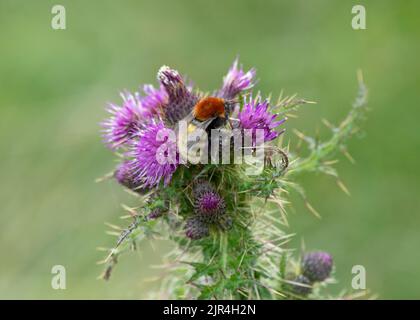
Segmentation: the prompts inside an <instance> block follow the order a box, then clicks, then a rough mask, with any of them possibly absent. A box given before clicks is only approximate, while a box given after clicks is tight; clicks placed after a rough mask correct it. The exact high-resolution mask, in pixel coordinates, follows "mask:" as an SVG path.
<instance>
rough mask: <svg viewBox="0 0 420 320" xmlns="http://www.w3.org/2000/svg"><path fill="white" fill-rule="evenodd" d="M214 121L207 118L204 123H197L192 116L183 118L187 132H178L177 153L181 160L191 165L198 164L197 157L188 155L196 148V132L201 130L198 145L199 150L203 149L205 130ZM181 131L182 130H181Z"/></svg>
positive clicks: (205, 139)
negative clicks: (186, 160)
mask: <svg viewBox="0 0 420 320" xmlns="http://www.w3.org/2000/svg"><path fill="white" fill-rule="evenodd" d="M214 119H216V117H212V118H209V119H207V120H205V121H197V120H196V119H195V118H194V117H193V116H192V114H190V115H188V116H187V117H185V118H184V121H186V123H187V128H186V129H187V130H186V131H183V132H178V148H179V153H180V155H181V157H182V158H183V159H188V160H189V161H190V162H192V163H198V161H199V160H200V159H199V158H198V157H196V156H194V155H192V154H191V153H189V151H190V150H191V148H192V147H193V146H195V147H197V138H198V137H197V136H196V134H197V130H199V129H201V130H202V131H203V132H201V134H200V137H199V139H200V141H201V143H200V144H199V146H200V149H202V148H204V147H205V143H207V141H208V140H207V133H206V132H205V130H206V129H207V127H208V126H209V125H210V123H211V122H212V121H213V120H214ZM181 131H182V130H181Z"/></svg>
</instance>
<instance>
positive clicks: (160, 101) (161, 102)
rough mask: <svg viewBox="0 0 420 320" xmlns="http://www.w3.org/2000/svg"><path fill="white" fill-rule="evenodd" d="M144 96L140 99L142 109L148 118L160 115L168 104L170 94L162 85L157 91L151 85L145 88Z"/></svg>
mask: <svg viewBox="0 0 420 320" xmlns="http://www.w3.org/2000/svg"><path fill="white" fill-rule="evenodd" d="M143 92H144V96H141V97H140V103H141V109H142V111H143V115H144V116H145V117H146V118H150V117H151V116H154V115H156V114H159V113H160V112H161V111H162V109H163V107H164V106H165V105H166V104H167V103H168V94H167V93H166V90H165V88H164V87H163V86H162V85H161V86H160V87H159V88H158V89H156V88H155V87H154V86H153V85H151V84H146V85H144V86H143Z"/></svg>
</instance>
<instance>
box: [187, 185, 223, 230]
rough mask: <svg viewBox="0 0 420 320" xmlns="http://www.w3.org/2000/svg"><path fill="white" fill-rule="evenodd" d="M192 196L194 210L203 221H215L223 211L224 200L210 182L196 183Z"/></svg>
mask: <svg viewBox="0 0 420 320" xmlns="http://www.w3.org/2000/svg"><path fill="white" fill-rule="evenodd" d="M193 196H194V208H195V212H196V214H197V215H199V216H201V217H202V218H203V219H204V220H205V221H207V222H215V221H216V220H218V219H219V218H220V217H221V216H222V215H223V214H224V213H225V209H226V205H225V201H224V199H223V198H222V197H221V196H220V194H219V193H218V192H217V191H216V190H215V189H214V188H213V186H212V185H210V183H208V182H206V181H200V182H198V183H196V185H195V186H194V189H193Z"/></svg>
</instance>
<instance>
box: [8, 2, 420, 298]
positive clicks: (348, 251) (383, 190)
mask: <svg viewBox="0 0 420 320" xmlns="http://www.w3.org/2000/svg"><path fill="white" fill-rule="evenodd" d="M54 4H62V5H64V6H65V8H66V18H67V19H66V22H67V29H66V30H53V29H52V28H51V18H52V14H51V8H52V6H53V5H54ZM356 4H364V5H365V7H366V10H367V29H366V30H359V31H355V30H353V29H352V28H351V19H352V14H351V8H352V6H353V5H356ZM419 12H420V2H418V1H404V2H398V1H383V0H381V1H379V0H377V1H323V0H317V1H310V2H309V1H303V0H301V1H292V0H290V1H264V2H262V1H244V0H240V1H223V2H222V1H201V0H199V1H165V2H163V1H148V2H144V1H119V2H117V1H89V2H88V1H81V0H77V1H76V0H71V1H70V0H61V1H59V2H56V1H32V2H30V1H15V0H14V1H7V0H1V1H0V40H1V42H0V144H1V154H0V179H1V180H0V181H1V184H0V214H1V215H0V252H1V256H0V298H7V299H8V298H52V299H62V298H82V299H93V298H117V299H119V298H144V297H147V293H148V291H149V290H150V288H151V287H153V286H154V284H152V283H149V282H145V281H144V280H145V279H147V278H149V277H150V276H154V275H157V274H158V273H159V272H161V271H156V270H155V269H153V268H151V267H150V266H151V265H153V264H159V262H160V261H161V256H162V254H163V253H164V252H165V251H166V249H167V246H168V245H167V244H158V246H157V247H156V248H155V249H153V248H152V247H151V246H150V244H147V243H144V244H143V246H142V247H141V250H139V252H137V253H134V254H131V255H126V256H124V258H122V260H121V261H120V262H121V263H120V264H119V265H118V267H117V268H116V270H115V272H114V274H113V277H112V279H111V281H110V282H104V281H102V280H97V279H96V278H97V276H98V275H99V274H100V273H101V271H102V267H101V266H98V265H96V261H98V260H100V259H101V258H103V253H101V252H98V251H96V247H97V246H112V245H113V243H114V239H113V238H111V237H109V236H107V235H105V233H104V231H105V230H106V226H105V225H104V222H105V221H109V222H113V223H120V219H119V216H120V215H121V213H122V210H121V207H120V203H126V204H134V199H132V198H131V197H129V196H128V195H127V194H126V193H125V192H124V191H123V190H122V189H121V188H120V187H118V186H117V185H116V184H115V183H113V182H112V181H107V182H105V183H101V184H96V183H94V180H95V178H97V177H99V176H102V175H103V174H105V173H107V172H109V171H110V170H111V169H112V167H113V165H114V161H115V159H114V157H113V155H112V154H111V152H109V151H108V150H107V149H106V148H105V147H104V146H103V145H102V143H101V137H100V134H99V130H100V128H99V125H98V123H99V122H100V121H101V120H102V119H103V118H104V117H105V111H104V106H105V103H106V102H108V101H113V102H116V103H119V102H120V98H119V95H118V92H119V91H120V90H123V89H129V90H135V89H137V87H138V85H140V84H142V83H155V75H156V71H157V70H158V68H159V67H160V66H161V65H162V64H168V65H170V66H173V67H174V68H177V69H178V70H180V71H181V72H182V73H184V74H187V75H188V76H189V77H190V78H192V79H194V82H195V83H196V84H198V85H199V86H200V87H201V88H202V89H205V90H211V89H213V88H217V87H218V86H220V84H221V78H222V76H223V75H224V74H225V73H226V70H227V68H228V67H229V66H230V64H231V63H232V61H233V59H234V57H235V56H236V55H237V54H239V55H240V58H241V62H242V63H243V64H244V66H245V67H246V68H248V67H251V66H255V67H256V68H257V69H258V77H259V79H260V82H259V84H258V87H257V88H258V89H261V90H262V91H263V92H264V93H269V92H270V91H273V92H274V93H277V92H280V90H281V89H284V91H285V93H288V94H293V93H299V95H300V96H303V97H305V98H308V99H312V100H316V101H317V102H318V104H317V105H315V106H309V107H305V108H304V109H302V111H301V112H300V113H299V115H300V116H299V118H298V119H291V120H290V121H288V123H287V127H288V128H289V130H288V133H287V138H290V140H291V142H292V145H293V144H296V142H297V139H296V137H295V136H294V134H293V133H292V130H291V129H292V128H297V129H299V130H301V131H304V132H305V133H311V134H313V133H314V132H315V131H316V130H317V128H319V129H320V132H321V135H322V136H325V135H326V134H327V130H326V129H325V128H323V127H322V126H321V125H320V120H321V119H322V118H327V119H329V120H330V121H332V122H338V121H339V120H340V119H342V118H343V117H344V116H345V114H346V112H347V111H348V109H349V106H350V103H351V102H352V100H353V97H354V95H355V93H356V89H357V83H356V70H357V69H358V68H361V69H363V71H364V75H365V80H366V82H367V84H368V86H369V89H370V103H369V106H370V108H371V109H372V111H371V112H370V113H369V119H368V121H367V122H366V123H365V124H364V129H365V136H364V137H363V139H353V140H352V141H351V143H350V151H351V153H352V155H353V156H354V158H355V159H356V161H357V163H356V164H355V165H352V164H350V163H348V162H347V161H346V160H345V159H343V158H341V160H342V161H340V163H339V164H338V169H339V171H340V173H341V177H342V179H343V180H344V181H345V183H346V185H347V186H348V188H349V189H350V191H351V197H348V196H347V195H345V194H344V193H343V192H341V191H340V190H339V189H338V188H337V186H336V184H335V182H334V180H332V179H331V178H328V177H324V176H306V177H302V178H301V179H300V181H301V182H302V183H303V184H304V186H305V187H306V188H307V194H308V197H309V199H310V201H311V203H312V205H313V206H315V207H316V208H317V210H318V211H319V212H320V213H321V214H322V220H318V219H316V218H315V217H314V216H313V215H311V214H310V213H309V212H308V211H307V210H306V209H305V208H304V206H303V204H302V202H301V200H300V199H299V198H293V199H294V200H295V201H294V208H293V209H292V210H291V211H290V224H291V227H290V230H288V232H297V234H298V236H297V237H296V239H295V240H294V243H293V244H294V245H295V246H296V247H300V243H301V241H302V240H304V241H305V243H306V247H307V248H309V249H323V250H327V251H330V252H331V253H333V255H334V257H335V262H336V267H337V268H336V269H337V272H336V275H337V278H338V279H339V284H337V285H334V286H332V287H330V289H331V291H332V292H338V291H339V290H340V289H341V288H344V287H346V288H349V287H350V283H351V282H350V281H351V277H352V275H351V268H352V266H353V265H356V264H361V265H363V266H365V267H366V270H367V286H368V287H369V288H370V289H371V290H372V291H373V292H375V293H378V294H379V296H380V297H381V298H420V272H419V269H420V255H419V253H418V246H419V243H420V229H419V225H420V215H419V207H420V200H419V196H420V194H419V191H420V190H419V178H420V166H419V155H420V139H419V124H418V123H419V117H420V108H419V106H418V102H419V83H420V63H419V52H420V41H419V40H420V37H419V35H420V23H419V21H420V20H419V18H418V16H419ZM57 264H60V265H64V266H65V267H66V270H67V289H66V290H53V289H52V288H51V284H50V283H51V268H52V266H53V265H57Z"/></svg>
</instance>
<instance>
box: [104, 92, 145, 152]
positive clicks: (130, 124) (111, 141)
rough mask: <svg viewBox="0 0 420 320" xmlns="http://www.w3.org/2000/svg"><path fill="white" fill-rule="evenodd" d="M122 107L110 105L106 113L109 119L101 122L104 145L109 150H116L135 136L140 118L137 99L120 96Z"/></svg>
mask: <svg viewBox="0 0 420 320" xmlns="http://www.w3.org/2000/svg"><path fill="white" fill-rule="evenodd" d="M121 96H122V97H123V99H124V102H123V105H122V106H117V105H114V104H110V105H109V107H108V108H107V111H108V112H109V113H110V114H111V117H110V118H108V119H107V120H105V121H104V122H102V126H103V128H104V130H103V137H104V140H105V143H106V144H107V145H108V146H109V147H110V148H111V149H118V148H120V147H121V146H123V145H124V144H126V143H127V142H128V141H129V140H130V139H132V138H133V137H134V136H135V135H136V134H137V129H138V124H139V121H140V120H141V118H142V114H141V109H140V108H139V101H138V99H137V98H136V97H135V96H133V95H131V94H128V95H127V96H125V95H123V94H121Z"/></svg>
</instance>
